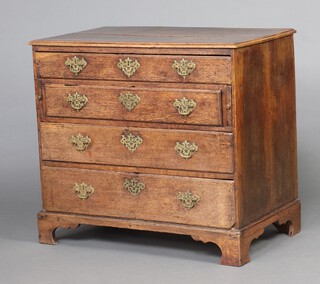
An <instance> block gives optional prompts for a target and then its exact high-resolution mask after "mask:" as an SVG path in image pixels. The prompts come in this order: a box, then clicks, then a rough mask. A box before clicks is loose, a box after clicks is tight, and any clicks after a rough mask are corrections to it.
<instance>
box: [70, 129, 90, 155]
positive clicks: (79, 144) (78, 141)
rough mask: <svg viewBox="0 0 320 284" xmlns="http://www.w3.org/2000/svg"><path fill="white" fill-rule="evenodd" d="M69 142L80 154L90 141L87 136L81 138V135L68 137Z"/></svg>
mask: <svg viewBox="0 0 320 284" xmlns="http://www.w3.org/2000/svg"><path fill="white" fill-rule="evenodd" d="M70 142H71V144H72V145H73V146H74V148H76V150H78V151H80V152H82V151H84V150H86V149H87V148H88V146H89V144H90V143H91V139H90V138H89V136H88V135H86V136H83V135H82V134H81V133H79V134H78V135H75V136H73V135H72V136H71V137H70Z"/></svg>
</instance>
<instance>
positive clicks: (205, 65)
mask: <svg viewBox="0 0 320 284" xmlns="http://www.w3.org/2000/svg"><path fill="white" fill-rule="evenodd" d="M68 59H69V60H68ZM35 61H36V66H37V75H38V76H39V77H43V78H48V77H49V78H70V79H73V78H85V79H101V80H130V81H156V82H199V83H224V84H229V83H231V59H230V57H229V56H182V55H177V56H172V55H136V54H134V55H133V54H122V55H116V54H90V53H81V54H79V53H50V52H37V53H36V55H35Z"/></svg>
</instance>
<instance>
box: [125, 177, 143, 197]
mask: <svg viewBox="0 0 320 284" xmlns="http://www.w3.org/2000/svg"><path fill="white" fill-rule="evenodd" d="M123 187H124V188H125V189H126V190H128V191H129V192H130V194H131V195H133V196H138V195H139V193H140V192H141V191H142V190H144V188H145V185H144V183H142V182H141V181H138V180H136V179H125V180H124V182H123Z"/></svg>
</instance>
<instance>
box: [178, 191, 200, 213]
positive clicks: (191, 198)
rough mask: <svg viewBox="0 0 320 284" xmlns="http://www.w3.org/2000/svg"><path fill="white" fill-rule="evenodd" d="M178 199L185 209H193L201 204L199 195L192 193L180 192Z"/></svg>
mask: <svg viewBox="0 0 320 284" xmlns="http://www.w3.org/2000/svg"><path fill="white" fill-rule="evenodd" d="M178 199H179V200H180V201H181V202H182V204H183V206H184V207H185V208H187V209H191V208H193V207H194V206H195V205H196V204H197V203H198V202H199V200H200V196H199V195H197V194H193V193H192V192H190V191H187V192H179V193H178Z"/></svg>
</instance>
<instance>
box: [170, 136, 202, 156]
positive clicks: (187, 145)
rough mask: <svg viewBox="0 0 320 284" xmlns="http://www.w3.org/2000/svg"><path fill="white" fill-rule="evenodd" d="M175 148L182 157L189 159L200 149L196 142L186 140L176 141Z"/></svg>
mask: <svg viewBox="0 0 320 284" xmlns="http://www.w3.org/2000/svg"><path fill="white" fill-rule="evenodd" d="M175 150H176V151H177V152H178V153H179V154H180V156H181V157H182V158H184V159H186V160H188V159H190V158H191V157H192V155H193V154H194V153H195V152H197V151H198V146H197V145H196V144H195V143H192V142H188V141H187V140H184V141H183V142H176V147H175Z"/></svg>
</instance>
